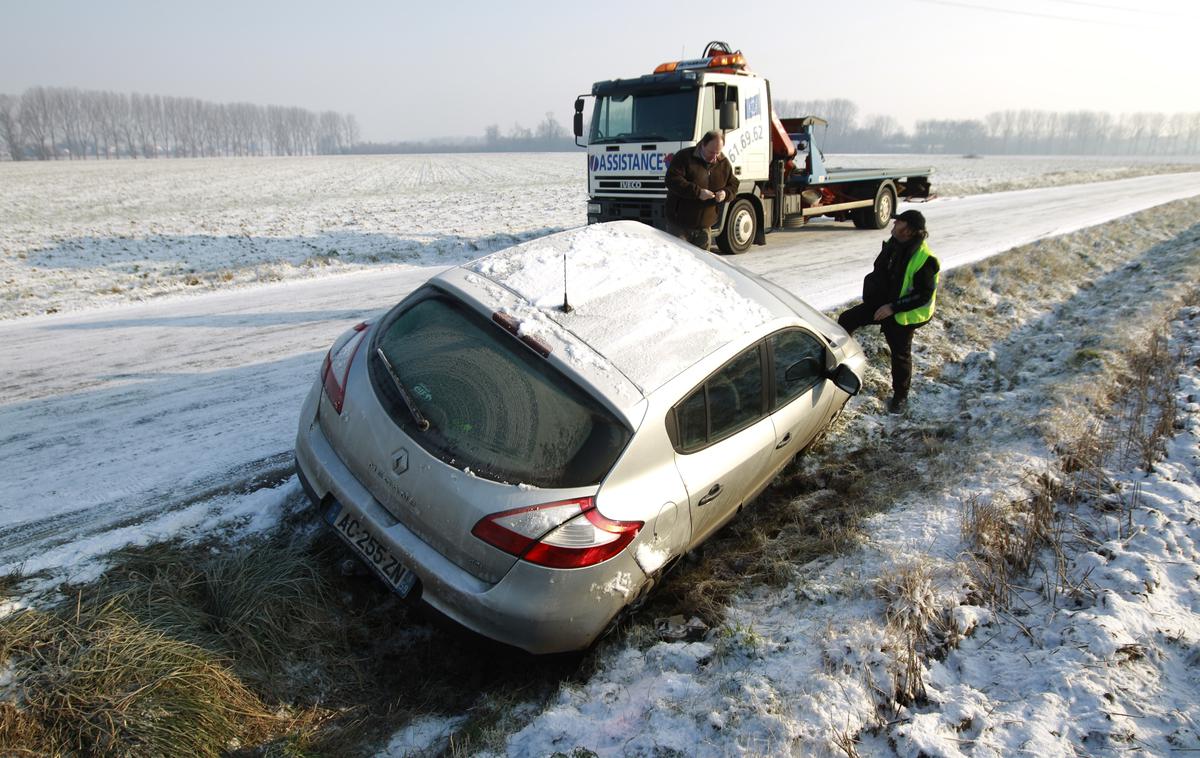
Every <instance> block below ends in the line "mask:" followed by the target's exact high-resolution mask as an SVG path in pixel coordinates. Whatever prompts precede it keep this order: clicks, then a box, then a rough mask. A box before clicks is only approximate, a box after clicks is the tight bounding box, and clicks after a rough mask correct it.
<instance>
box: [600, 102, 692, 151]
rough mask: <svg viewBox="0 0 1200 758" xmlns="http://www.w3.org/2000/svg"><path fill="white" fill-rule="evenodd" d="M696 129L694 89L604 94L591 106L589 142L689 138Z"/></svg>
mask: <svg viewBox="0 0 1200 758" xmlns="http://www.w3.org/2000/svg"><path fill="white" fill-rule="evenodd" d="M695 131H696V90H694V89H693V90H675V91H671V92H646V93H638V94H626V95H603V96H601V97H597V98H596V107H595V108H594V109H593V110H592V133H591V136H590V137H589V138H588V142H590V143H592V144H596V143H598V142H642V141H645V140H672V141H678V140H690V139H694V138H695V136H696V135H695Z"/></svg>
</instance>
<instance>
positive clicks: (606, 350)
mask: <svg viewBox="0 0 1200 758" xmlns="http://www.w3.org/2000/svg"><path fill="white" fill-rule="evenodd" d="M564 261H565V272H564ZM564 273H565V279H566V289H565V292H566V300H567V302H568V303H569V304H570V307H571V308H570V310H569V311H564V310H563V307H562V306H563V299H564ZM439 278H440V279H442V280H443V282H444V283H448V284H457V286H456V287H455V288H456V289H464V288H467V289H469V290H470V295H471V296H472V297H473V298H475V299H477V300H479V301H480V302H481V304H483V305H484V306H485V307H487V308H491V309H494V310H495V311H497V312H500V313H504V314H507V315H508V316H510V317H511V318H512V319H513V320H515V321H516V322H518V323H519V324H520V327H519V329H520V333H521V334H522V335H526V334H528V335H532V336H535V337H539V338H542V339H543V340H545V341H546V342H547V344H554V343H560V344H561V343H564V342H565V343H566V344H565V348H566V349H565V350H563V351H561V353H560V355H559V357H560V358H561V359H562V360H564V361H566V362H567V363H568V364H572V368H574V369H576V370H577V371H583V372H584V373H587V371H586V369H587V368H588V364H596V363H597V362H599V363H607V364H611V366H612V367H614V368H615V369H616V370H617V371H619V372H620V373H621V374H622V375H623V376H624V377H625V378H626V379H628V381H629V382H631V383H632V384H633V385H634V386H635V387H636V388H637V390H638V392H639V394H641V395H645V394H649V393H650V392H651V391H653V390H654V389H655V388H657V387H659V386H661V385H662V384H663V383H665V382H666V381H668V380H669V379H671V378H673V377H675V376H677V375H678V374H679V373H680V372H682V371H684V370H686V369H687V368H688V367H689V366H691V365H693V364H694V363H696V362H697V361H698V360H700V359H702V358H703V357H704V356H706V355H708V354H710V353H712V352H713V351H715V350H717V349H719V348H721V347H723V346H725V345H727V344H729V343H730V342H732V341H735V340H737V339H738V338H739V337H741V336H743V335H745V334H746V333H748V332H761V331H762V327H763V326H764V325H765V324H767V323H768V322H771V321H775V320H778V319H791V320H794V319H795V318H796V312H795V310H793V309H792V308H790V307H788V306H787V305H785V304H784V303H783V302H781V300H780V298H778V297H776V296H775V295H773V294H772V293H771V292H770V291H768V290H767V289H766V288H765V287H764V286H763V285H762V284H761V283H760V282H759V281H758V280H757V279H756V278H755V277H751V276H749V275H747V274H746V273H745V272H743V271H741V270H740V269H738V268H737V267H735V266H732V265H730V264H728V263H726V262H725V261H723V260H722V259H721V258H720V257H718V256H715V255H713V254H712V253H709V252H707V251H703V250H700V249H699V248H696V247H693V246H692V245H688V244H686V243H684V242H682V241H681V240H679V239H677V238H675V237H672V236H670V235H668V234H666V233H664V232H661V231H659V230H657V229H654V228H652V227H650V226H647V225H646V224H642V223H640V222H636V221H614V222H610V223H606V224H593V225H589V226H585V227H580V228H577V229H572V230H569V231H566V232H562V233H559V234H553V235H549V236H546V237H541V238H538V239H536V240H532V241H530V242H526V243H523V244H521V245H517V246H515V247H512V248H508V249H506V250H502V251H499V252H497V253H493V254H491V255H488V256H486V257H483V258H480V259H478V260H475V261H472V262H470V263H468V264H465V265H464V266H461V267H458V268H457V269H451V270H450V271H448V272H445V273H444V274H442V275H441V276H440V277H439ZM481 279H482V280H485V281H481ZM436 281H437V279H435V282H436ZM485 282H486V283H490V284H492V285H497V286H492V287H489V286H483V285H484V284H485ZM469 285H474V286H469ZM748 341H749V340H747V342H748ZM592 368H595V366H594V365H593V366H592ZM591 373H593V374H594V373H596V372H595V371H592V372H591Z"/></svg>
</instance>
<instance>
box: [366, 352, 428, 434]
mask: <svg viewBox="0 0 1200 758" xmlns="http://www.w3.org/2000/svg"><path fill="white" fill-rule="evenodd" d="M375 354H376V355H378V356H379V360H381V361H383V366H384V368H386V369H387V372H388V376H390V377H391V378H392V384H395V385H396V391H397V392H399V393H400V399H401V400H403V401H404V405H405V406H407V407H408V412H409V413H411V414H412V417H413V420H414V421H416V422H417V429H420V430H421V431H422V432H427V431H429V419H427V418H425V417H424V416H423V415H421V411H420V410H419V409H418V408H417V404H416V403H414V402H413V399H412V396H411V395H409V394H408V390H406V389H404V382H402V381H400V377H399V375H397V374H396V369H394V368H392V362H391V361H389V360H388V359H387V356H386V355H384V354H383V348H381V347H377V348H375Z"/></svg>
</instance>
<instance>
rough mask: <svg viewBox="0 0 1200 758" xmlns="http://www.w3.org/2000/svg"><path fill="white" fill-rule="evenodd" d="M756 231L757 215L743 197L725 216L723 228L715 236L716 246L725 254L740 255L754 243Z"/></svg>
mask: <svg viewBox="0 0 1200 758" xmlns="http://www.w3.org/2000/svg"><path fill="white" fill-rule="evenodd" d="M757 233H758V215H757V214H756V213H755V212H754V206H753V205H752V204H751V203H750V201H749V200H746V199H745V198H743V199H741V200H738V201H737V202H735V203H734V204H733V207H731V208H730V209H729V215H727V216H726V217H725V228H724V229H722V230H721V235H720V236H719V237H717V247H719V248H721V252H722V253H725V254H726V255H741V254H742V253H744V252H746V251H747V250H749V249H750V246H751V245H753V244H754V235H755V234H757Z"/></svg>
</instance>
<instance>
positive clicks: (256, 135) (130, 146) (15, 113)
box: [0, 87, 358, 160]
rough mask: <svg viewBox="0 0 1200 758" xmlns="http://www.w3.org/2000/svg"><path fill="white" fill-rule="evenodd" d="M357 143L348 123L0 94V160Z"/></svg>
mask: <svg viewBox="0 0 1200 758" xmlns="http://www.w3.org/2000/svg"><path fill="white" fill-rule="evenodd" d="M357 142H358V123H357V121H356V120H355V118H354V116H353V115H349V114H341V113H336V112H334V111H324V112H322V113H315V112H313V111H310V110H306V109H304V108H295V107H284V106H278V105H268V106H262V105H253V104H251V103H210V102H206V101H203V100H198V99H196V98H190V97H170V96H165V95H140V94H137V93H134V94H125V93H120V92H102V91H96V90H81V89H77V88H74V87H30V88H29V89H27V90H25V92H23V93H22V94H20V95H4V94H0V158H9V159H11V160H52V159H55V160H57V159H87V158H208V157H216V156H249V155H329V154H336V153H344V152H348V151H349V150H350V148H351V147H353V145H354V144H355V143H357Z"/></svg>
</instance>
